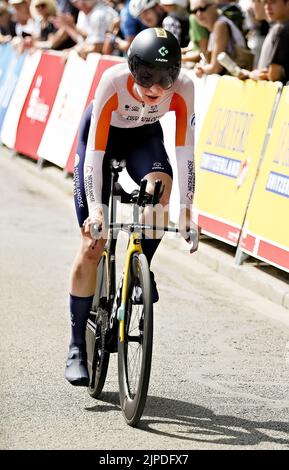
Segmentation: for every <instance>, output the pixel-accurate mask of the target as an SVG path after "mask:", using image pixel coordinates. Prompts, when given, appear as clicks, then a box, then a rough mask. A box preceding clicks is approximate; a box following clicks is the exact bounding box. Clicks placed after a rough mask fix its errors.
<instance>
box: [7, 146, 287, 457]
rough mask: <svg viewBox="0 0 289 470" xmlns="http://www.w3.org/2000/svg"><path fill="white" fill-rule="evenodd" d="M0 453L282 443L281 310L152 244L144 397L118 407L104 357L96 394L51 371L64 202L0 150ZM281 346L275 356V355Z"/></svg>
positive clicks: (62, 297) (64, 270) (56, 362)
mask: <svg viewBox="0 0 289 470" xmlns="http://www.w3.org/2000/svg"><path fill="white" fill-rule="evenodd" d="M0 155H1V158H0V193H1V205H0V240H1V244H0V306H1V317H0V329H1V330H0V332H1V342H0V362H1V364H0V366H1V372H0V374H1V377H0V395H1V398H0V399H1V401H0V403H1V406H0V423H1V424H0V448H1V449H163V450H169V449H179V450H184V449H288V448H289V423H288V416H289V357H288V363H287V362H286V356H285V348H286V343H287V342H288V341H289V323H288V310H286V309H284V308H282V307H281V306H280V307H279V306H277V305H275V304H273V303H271V302H270V301H268V300H266V299H264V298H262V297H260V296H258V295H256V294H254V293H252V292H251V291H249V290H246V289H245V288H241V287H240V286H238V285H237V284H236V283H233V282H232V281H230V280H229V279H228V278H226V277H223V276H222V275H220V274H219V273H216V272H214V271H211V270H210V269H209V268H207V267H205V266H203V265H201V264H199V263H198V262H196V261H195V260H194V257H193V255H192V256H190V255H189V254H187V253H186V252H185V251H184V249H183V245H182V244H181V243H180V246H181V247H182V248H181V249H180V250H176V248H174V247H173V246H171V245H170V242H169V241H167V242H166V243H163V244H162V246H161V248H160V249H159V252H158V254H157V256H156V257H155V261H154V271H155V274H156V278H157V281H158V285H159V292H160V299H161V300H160V302H159V303H158V304H157V305H156V307H155V338H154V353H153V366H152V374H151V382H150V389H149V397H148V400H147V405H146V408H145V411H144V415H143V418H142V421H141V423H140V426H139V427H138V428H136V429H133V428H130V427H129V426H127V425H126V424H125V422H124V419H123V417H122V413H121V411H120V408H119V400H118V384H117V368H116V362H117V361H116V356H115V355H114V356H113V357H112V360H111V364H110V368H109V374H108V380H107V383H106V386H105V390H104V393H103V396H102V400H94V399H92V398H90V397H89V395H88V394H87V392H86V390H85V389H79V388H73V387H72V386H70V385H69V384H68V383H67V382H66V381H65V380H64V378H63V373H64V363H65V359H66V353H67V345H68V340H69V315H68V295H67V285H68V276H69V271H70V267H71V263H72V259H73V256H74V253H75V250H76V248H77V246H78V240H79V235H78V229H77V225H76V222H75V217H74V209H73V205H72V200H71V198H70V197H69V196H68V195H67V194H66V192H65V191H64V190H63V188H62V186H61V185H60V186H59V188H57V186H56V185H55V184H52V183H51V182H49V181H47V180H46V178H43V176H42V173H41V171H40V170H38V169H37V168H36V167H35V164H34V163H32V162H27V161H23V160H21V159H19V158H16V159H15V158H11V156H10V157H9V156H8V154H7V152H6V151H4V150H3V149H0ZM288 354H289V353H288Z"/></svg>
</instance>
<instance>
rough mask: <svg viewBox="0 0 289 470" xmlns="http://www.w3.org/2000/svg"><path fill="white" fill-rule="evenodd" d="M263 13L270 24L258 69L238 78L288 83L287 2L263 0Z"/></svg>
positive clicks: (288, 22)
mask: <svg viewBox="0 0 289 470" xmlns="http://www.w3.org/2000/svg"><path fill="white" fill-rule="evenodd" d="M263 3H264V6H265V13H266V16H267V18H268V20H269V21H270V23H272V25H271V28H270V30H269V33H268V34H267V36H266V38H265V40H264V42H263V45H262V49H261V54H260V58H259V62H258V67H257V69H255V70H252V71H251V72H249V71H248V70H242V71H241V74H240V75H239V78H241V79H245V78H252V79H253V80H271V81H274V82H275V81H280V82H282V83H283V84H286V83H287V82H288V81H289V0H263Z"/></svg>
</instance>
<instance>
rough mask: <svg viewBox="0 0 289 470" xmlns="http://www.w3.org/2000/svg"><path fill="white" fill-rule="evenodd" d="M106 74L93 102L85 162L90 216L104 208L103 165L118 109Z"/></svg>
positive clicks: (86, 190) (112, 87) (85, 180)
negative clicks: (111, 125)
mask: <svg viewBox="0 0 289 470" xmlns="http://www.w3.org/2000/svg"><path fill="white" fill-rule="evenodd" d="M109 75H110V74H109V73H106V72H104V74H103V75H102V78H101V80H100V82H99V84H98V87H97V89H96V93H95V99H94V101H93V110H92V115H91V123H90V128H89V134H88V139H87V147H86V154H85V162H84V168H83V171H84V186H85V193H86V198H87V204H88V210H89V215H91V214H93V212H94V211H95V209H97V208H98V207H100V206H102V164H103V157H104V154H105V150H106V145H107V140H108V133H109V127H110V122H111V115H112V112H113V111H114V110H115V109H117V106H118V100H117V93H116V90H115V88H114V86H113V83H112V82H111V80H110V78H109Z"/></svg>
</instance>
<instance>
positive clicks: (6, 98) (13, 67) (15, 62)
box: [0, 49, 26, 130]
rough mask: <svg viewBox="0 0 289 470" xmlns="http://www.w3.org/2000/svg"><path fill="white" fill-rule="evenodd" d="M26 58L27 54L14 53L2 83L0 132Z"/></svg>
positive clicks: (0, 86)
mask: <svg viewBox="0 0 289 470" xmlns="http://www.w3.org/2000/svg"><path fill="white" fill-rule="evenodd" d="M0 53H1V49H0ZM25 57H26V54H20V55H19V54H18V53H17V52H16V51H14V50H13V51H12V53H11V60H10V62H9V64H8V66H7V72H6V75H5V78H4V80H2V82H1V83H0V130H1V127H2V124H3V121H4V117H5V113H6V111H7V108H8V106H9V103H10V100H11V98H12V95H13V92H14V89H15V87H16V83H17V81H18V78H19V75H20V72H21V69H22V66H23V63H24V59H25Z"/></svg>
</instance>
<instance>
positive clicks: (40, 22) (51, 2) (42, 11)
mask: <svg viewBox="0 0 289 470" xmlns="http://www.w3.org/2000/svg"><path fill="white" fill-rule="evenodd" d="M56 9H57V4H56V2H55V0H32V1H31V5H30V11H31V15H32V17H33V18H34V19H35V25H36V27H35V30H36V33H35V34H34V37H35V38H36V39H37V40H39V41H47V40H48V39H49V36H50V35H51V34H53V33H55V32H56V28H55V26H54V25H53V23H52V22H51V21H50V18H51V17H53V16H56Z"/></svg>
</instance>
